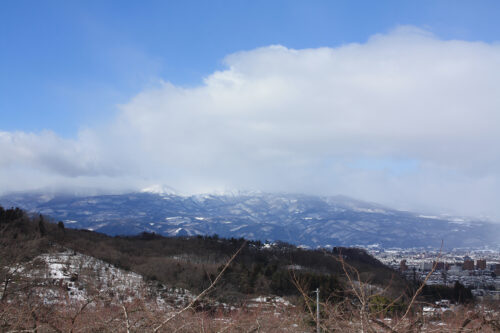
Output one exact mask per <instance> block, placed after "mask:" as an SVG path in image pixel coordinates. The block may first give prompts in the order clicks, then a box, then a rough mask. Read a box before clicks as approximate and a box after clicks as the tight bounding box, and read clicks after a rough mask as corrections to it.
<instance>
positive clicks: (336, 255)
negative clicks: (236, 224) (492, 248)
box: [0, 207, 463, 302]
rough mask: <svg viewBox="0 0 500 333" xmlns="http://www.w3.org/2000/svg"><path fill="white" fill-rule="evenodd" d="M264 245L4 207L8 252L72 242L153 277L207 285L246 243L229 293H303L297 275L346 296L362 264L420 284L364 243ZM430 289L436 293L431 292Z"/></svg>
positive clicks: (225, 286) (1, 217)
mask: <svg viewBox="0 0 500 333" xmlns="http://www.w3.org/2000/svg"><path fill="white" fill-rule="evenodd" d="M263 245H264V244H262V243H261V242H259V241H246V240H244V239H241V238H240V239H234V238H231V239H222V238H219V237H218V236H216V235H214V236H196V237H175V238H171V237H163V236H160V235H157V234H154V233H153V234H152V233H142V234H140V235H137V236H134V237H110V236H106V235H103V234H99V233H96V232H91V231H88V230H76V229H69V228H65V227H64V224H63V223H62V222H58V223H55V222H50V221H48V219H47V218H44V217H43V216H42V215H37V216H28V215H27V214H26V213H25V212H23V211H22V210H20V209H18V208H13V209H7V210H5V209H4V208H2V207H0V251H1V252H2V253H0V257H3V258H6V257H5V256H4V255H7V256H8V254H9V253H11V254H13V253H14V252H15V253H16V254H15V255H11V257H12V256H15V257H16V258H18V260H29V259H30V258H33V257H34V256H36V255H38V254H40V253H42V252H46V251H49V250H51V249H53V248H54V247H64V248H70V249H73V250H75V251H78V252H81V253H83V254H86V255H90V256H93V257H95V258H98V259H102V260H104V261H106V262H109V263H111V264H113V265H116V266H117V267H120V268H123V269H127V270H132V271H134V272H137V273H139V274H141V275H143V276H144V277H145V278H146V279H149V280H151V281H158V282H161V283H163V284H167V285H170V286H175V287H181V288H186V289H189V290H192V291H193V292H199V291H201V290H203V289H205V288H206V287H207V286H209V285H210V283H211V281H213V279H214V278H215V276H216V275H217V274H218V272H219V271H220V270H221V269H222V267H223V265H224V264H225V263H226V262H227V260H228V258H229V257H230V256H231V255H232V254H234V253H235V252H236V251H237V250H238V249H239V248H240V247H242V246H243V248H242V250H241V252H240V253H239V255H238V256H237V258H236V259H235V260H234V261H233V262H232V264H231V266H230V267H229V268H228V270H227V271H226V273H225V274H224V276H223V279H222V280H221V282H220V283H219V284H218V286H217V287H218V288H217V289H216V291H215V294H214V296H215V297H217V298H219V299H221V300H224V301H231V302H238V301H240V300H243V299H245V297H246V296H248V295H267V294H274V295H280V296H289V295H299V290H298V288H297V283H299V284H300V286H301V287H302V288H305V289H307V291H312V290H314V289H316V288H317V287H319V288H320V289H321V291H322V293H321V296H322V298H323V300H326V299H330V300H334V299H342V298H343V297H345V296H346V290H347V289H349V287H350V286H349V285H348V284H349V281H348V279H347V277H346V272H347V273H350V274H352V273H353V272H354V271H355V272H356V274H359V279H360V280H362V281H365V282H368V283H369V284H370V285H373V286H379V287H380V288H383V289H384V290H385V295H386V296H388V297H390V298H395V297H397V296H399V295H411V293H412V292H414V290H415V286H412V285H411V283H409V282H407V281H405V280H404V279H402V278H401V277H400V276H399V275H398V274H396V273H395V272H394V271H393V270H391V269H390V268H388V267H386V266H385V265H383V264H382V263H381V262H379V261H378V260H376V259H375V258H373V257H372V256H370V255H369V254H368V253H367V252H366V251H364V250H362V249H357V248H343V247H336V248H333V249H331V250H306V249H301V248H297V247H295V246H292V245H290V244H286V243H277V244H274V245H273V246H270V247H269V246H266V247H264V246H263ZM14 248H20V249H21V250H16V251H14V250H13V249H14ZM21 252H22V255H19V253H21ZM3 261H5V260H3ZM426 291H427V290H426ZM426 294H428V297H429V299H430V298H432V295H433V294H432V293H431V292H429V293H426ZM444 294H445V292H444V291H443V292H441V291H440V292H439V293H436V295H439V296H441V295H444ZM462 294H463V293H462ZM462 294H461V295H462ZM404 298H405V297H403V299H404ZM459 299H463V297H461V298H459Z"/></svg>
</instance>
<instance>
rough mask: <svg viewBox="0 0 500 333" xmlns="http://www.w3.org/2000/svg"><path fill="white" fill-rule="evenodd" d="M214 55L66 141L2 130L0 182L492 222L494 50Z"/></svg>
mask: <svg viewBox="0 0 500 333" xmlns="http://www.w3.org/2000/svg"><path fill="white" fill-rule="evenodd" d="M225 63H226V65H227V67H226V69H225V70H223V71H219V72H215V73H213V74H212V75H210V76H209V77H207V78H206V79H205V81H204V84H203V85H201V86H199V87H194V88H183V87H178V86H174V85H172V84H169V83H164V84H162V85H161V86H159V87H157V88H156V89H152V90H147V91H143V92H141V93H140V94H138V95H137V96H135V97H134V98H133V99H132V100H131V101H130V102H129V103H127V104H126V105H123V106H121V107H120V112H119V115H118V116H117V118H116V119H115V120H114V121H113V122H112V123H110V124H108V125H106V126H103V128H101V129H93V130H87V131H85V132H83V133H81V135H80V136H79V138H78V139H77V140H74V141H68V140H63V139H61V138H58V137H57V136H56V135H54V134H53V133H50V132H47V133H41V134H28V133H8V132H2V133H0V153H1V154H2V156H6V157H2V159H1V160H0V170H2V174H3V175H4V176H3V177H0V185H1V186H2V188H12V185H11V184H12V183H13V182H12V180H11V179H10V177H9V176H8V174H9V172H13V171H12V170H14V169H15V170H16V172H19V170H20V169H22V170H25V172H26V174H27V175H29V174H30V173H31V172H32V171H33V172H35V170H36V173H37V174H38V173H41V175H40V177H37V179H38V180H35V181H34V182H33V184H30V186H31V185H32V186H33V187H36V186H45V185H47V184H51V182H53V181H54V177H56V178H57V182H58V183H59V184H64V185H65V186H70V185H73V184H78V185H81V183H82V182H83V179H85V183H88V182H89V181H90V182H94V183H95V182H96V180H97V179H102V178H103V177H105V178H106V179H108V180H109V182H106V183H105V184H108V183H109V186H111V187H113V189H115V190H116V189H117V188H133V187H140V186H144V185H147V184H150V183H158V182H160V183H164V184H168V185H171V186H173V187H174V188H177V189H181V190H184V191H186V192H196V191H206V190H213V189H224V188H230V189H233V188H239V189H241V188H244V189H261V190H265V191H295V192H309V193H321V194H335V193H342V194H347V195H353V196H356V197H358V198H362V199H369V200H373V201H378V202H382V203H386V204H389V205H392V206H399V207H407V208H411V209H420V208H424V209H434V208H437V209H442V210H450V211H454V212H459V213H464V214H481V213H486V214H493V215H495V216H497V217H500V208H498V207H496V206H497V205H496V203H494V202H493V199H494V198H498V197H499V194H500V189H499V188H500V186H499V185H500V154H499V153H500V151H499V150H500V148H499V147H500V131H498V124H500V93H499V92H500V91H499V88H498V87H500V45H499V44H487V43H481V42H466V41H453V40H452V41H444V40H440V39H439V38H437V37H436V36H433V35H432V34H430V33H428V32H426V31H422V30H419V29H416V28H413V27H401V28H398V29H396V30H395V31H393V32H391V33H389V34H384V35H375V36H373V37H372V38H371V39H369V40H368V41H367V42H366V43H363V44H349V45H343V46H339V47H335V48H318V49H304V50H293V49H288V48H285V47H283V46H269V47H263V48H259V49H255V50H251V51H245V52H239V53H235V54H232V55H229V56H228V57H227V58H226V59H225ZM359 161H363V163H358V162H359ZM408 161H409V162H411V163H410V164H411V167H410V168H407V167H406V165H407V164H408ZM5 175H7V176H5ZM43 175H45V176H43ZM92 179H93V181H92ZM120 180H122V184H123V182H125V180H126V182H127V183H126V186H125V184H123V185H122V186H120V185H119V184H120Z"/></svg>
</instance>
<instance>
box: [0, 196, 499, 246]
mask: <svg viewBox="0 0 500 333" xmlns="http://www.w3.org/2000/svg"><path fill="white" fill-rule="evenodd" d="M153 192H155V193H150V192H141V193H130V194H122V195H101V196H91V197H76V196H57V195H56V196H47V195H37V194H18V195H9V196H4V197H0V205H2V206H4V207H11V206H19V207H21V208H24V209H27V210H29V211H32V212H37V213H41V214H44V215H47V216H50V217H52V218H53V219H54V220H56V221H63V222H64V224H65V225H66V226H67V227H70V228H84V229H89V230H95V231H98V232H102V233H106V234H110V235H133V234H138V233H141V232H144V231H146V232H155V233H157V234H161V235H167V236H193V235H212V234H218V235H219V236H222V237H234V238H239V237H244V238H248V239H259V240H262V241H265V240H269V241H276V240H280V241H285V242H289V243H292V244H297V245H305V246H310V247H317V246H321V247H325V246H355V245H361V246H369V245H373V244H378V245H380V246H381V247H385V248H387V247H401V248H409V247H433V248H436V247H440V245H441V240H443V241H444V246H445V247H446V248H451V247H483V246H493V247H494V246H498V245H499V242H498V239H500V237H499V236H500V235H499V229H500V228H499V225H498V224H492V223H489V222H481V221H469V220H463V219H462V220H461V219H445V218H439V217H434V216H426V215H419V214H415V213H410V212H404V211H398V210H393V209H389V208H386V207H383V206H380V205H377V204H371V203H366V202H362V201H357V200H353V199H350V198H347V197H342V196H335V197H318V196H310V195H300V194H269V193H239V194H235V195H195V196H179V195H176V194H173V193H171V192H169V191H153Z"/></svg>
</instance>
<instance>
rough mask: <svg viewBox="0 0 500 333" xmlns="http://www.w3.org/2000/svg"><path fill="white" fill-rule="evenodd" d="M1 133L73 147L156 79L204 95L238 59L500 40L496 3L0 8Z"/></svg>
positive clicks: (31, 4)
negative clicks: (215, 75) (45, 135)
mask: <svg viewBox="0 0 500 333" xmlns="http://www.w3.org/2000/svg"><path fill="white" fill-rule="evenodd" d="M0 6H1V10H0V31H1V33H0V48H1V49H2V52H0V117H1V119H2V121H1V123H0V129H1V130H8V131H13V130H22V131H35V132H38V131H41V130H44V129H50V130H53V131H55V132H56V133H58V134H59V135H61V136H64V137H75V135H76V133H77V131H78V129H80V128H82V127H86V126H95V125H96V124H98V123H100V122H103V121H106V120H108V119H109V118H110V117H112V116H113V115H114V113H115V112H116V109H115V105H116V104H122V103H126V102H127V101H128V100H129V99H130V98H131V97H132V96H134V95H135V94H136V93H138V92H139V91H141V90H142V89H144V88H146V87H149V86H154V85H155V84H156V83H157V80H158V79H162V80H165V81H170V82H173V83H175V84H179V85H187V86H191V85H198V84H200V83H201V81H202V79H203V78H204V77H205V76H207V75H209V74H210V73H211V72H213V71H214V70H216V69H219V68H221V67H222V63H221V61H222V59H223V58H224V57H225V56H226V55H228V54H231V53H233V52H237V51H242V50H251V49H254V48H256V47H262V46H267V45H272V44H281V45H284V46H286V47H289V48H295V49H302V48H316V47H321V46H328V47H334V46H338V45H342V44H346V43H352V42H364V41H366V40H367V39H368V38H369V37H370V36H371V35H373V34H375V33H385V32H387V31H389V30H390V29H393V28H394V27H396V26H398V25H414V26H417V27H421V28H425V29H427V30H430V31H432V32H433V33H435V34H436V35H437V36H439V37H440V38H443V39H462V40H469V41H476V40H481V41H486V42H491V41H494V40H495V39H498V36H499V35H500V25H499V24H497V23H496V20H497V19H498V17H497V14H498V13H499V12H500V3H499V2H498V1H494V0H493V1H460V0H455V1H401V0H395V1H62V0H59V1H25V0H21V1H3V2H2V4H1V5H0Z"/></svg>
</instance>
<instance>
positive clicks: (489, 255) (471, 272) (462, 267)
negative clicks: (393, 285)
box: [370, 249, 500, 299]
mask: <svg viewBox="0 0 500 333" xmlns="http://www.w3.org/2000/svg"><path fill="white" fill-rule="evenodd" d="M370 252H371V254H372V255H374V256H375V257H376V258H377V259H379V260H380V261H382V262H383V263H384V264H386V265H389V266H391V267H392V268H393V269H395V270H398V271H399V272H401V274H403V275H405V276H406V277H407V279H409V280H411V279H413V280H418V281H426V284H428V285H447V286H450V287H452V286H454V284H455V282H457V281H458V282H459V283H461V284H462V285H464V286H465V287H468V288H470V289H471V290H472V294H473V295H474V296H477V297H488V298H493V299H500V251H492V250H475V251H472V250H460V249H459V250H451V251H445V252H442V251H434V250H422V249H389V250H384V249H371V250H370Z"/></svg>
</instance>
